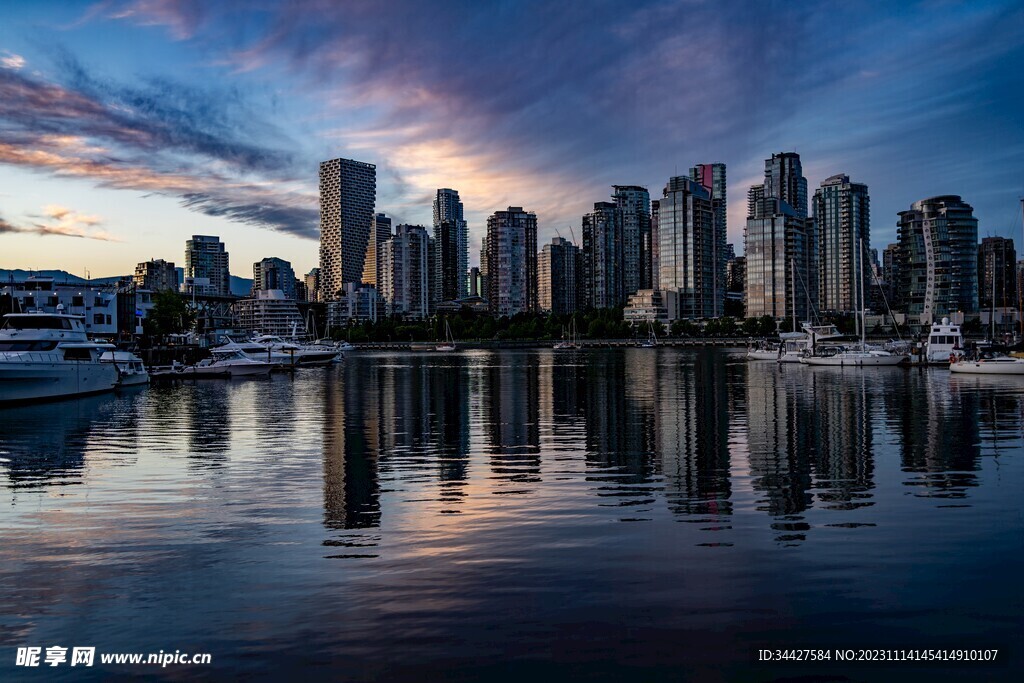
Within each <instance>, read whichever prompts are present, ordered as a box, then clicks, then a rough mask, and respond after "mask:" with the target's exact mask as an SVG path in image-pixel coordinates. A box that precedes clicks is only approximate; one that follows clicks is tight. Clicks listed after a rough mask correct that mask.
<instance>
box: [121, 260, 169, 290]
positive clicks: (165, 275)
mask: <svg viewBox="0 0 1024 683" xmlns="http://www.w3.org/2000/svg"><path fill="white" fill-rule="evenodd" d="M132 280H133V281H134V282H135V286H136V287H138V288H139V289H148V290H150V291H152V292H160V291H164V290H168V289H169V290H171V291H174V292H176V291H178V269H177V268H175V267H174V264H173V263H172V262H170V261H165V260H163V259H152V260H150V261H143V262H142V263H140V264H138V265H137V266H135V276H134V277H133V278H132Z"/></svg>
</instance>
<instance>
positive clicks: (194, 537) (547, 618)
mask: <svg viewBox="0 0 1024 683" xmlns="http://www.w3.org/2000/svg"><path fill="white" fill-rule="evenodd" d="M1022 424H1024V378H1021V377H1006V378H1001V377H981V376H966V375H965V376H951V374H950V373H949V372H948V370H945V369H937V368H913V369H906V368H872V369H865V370H857V369H851V368H809V367H805V366H802V365H785V366H779V365H778V364H776V363H774V362H762V363H750V362H746V361H745V360H744V358H743V354H742V353H740V352H735V351H733V352H730V351H725V350H677V349H667V348H659V349H609V350H589V351H579V352H577V351H562V352H555V351H551V350H508V351H466V352H462V353H454V354H439V353H420V354H416V353H407V352H406V353H353V354H349V355H348V357H346V359H345V360H344V361H342V362H340V363H338V364H335V365H333V366H330V367H319V368H308V369H300V370H297V371H295V372H294V373H288V374H275V375H273V376H271V377H269V378H264V379H251V380H234V381H226V380H208V381H205V382H179V383H169V384H166V385H154V386H151V387H145V388H141V389H137V390H133V391H131V392H123V393H116V394H108V395H102V396H95V397H89V398H83V399H77V400H67V401H60V402H55V403H46V404H38V405H31V406H25V407H16V408H0V496H2V499H0V657H2V660H0V680H21V679H24V680H44V679H46V680H65V679H66V680H72V679H74V680H82V679H92V680H111V679H117V678H119V677H126V678H127V677H129V676H131V675H136V674H144V675H147V676H152V677H155V678H166V679H169V680H180V679H185V678H189V679H193V678H199V679H203V678H207V679H235V678H245V679H249V680H289V679H292V678H295V679H299V680H303V679H304V680H321V679H331V680H392V681H394V680H399V681H402V680H437V679H440V678H443V679H444V680H450V681H462V680H465V681H475V680H491V681H493V680H517V681H522V680H524V679H525V680H529V677H534V678H535V679H536V680H549V679H551V680H553V679H556V678H559V679H568V680H601V681H605V680H608V681H611V680H672V681H681V680H709V681H718V680H722V681H731V680H744V681H748V680H754V681H757V680H765V681H768V680H776V679H791V680H795V679H800V678H801V677H807V678H806V680H865V681H867V680H872V681H873V680H932V681H935V680H1014V679H1015V676H1016V674H1017V673H1018V672H1019V671H1020V668H1021V663H1022V660H1024V658H1022V657H1021V646H1022V633H1024V631H1022V625H1024V609H1022V608H1024V604H1022V603H1024V600H1022V595H1024V591H1022V590H1021V587H1020V582H1021V577H1022V576H1024V571H1022V569H1024V549H1022V539H1024V535H1022V526H1024V524H1022V519H1024V514H1022V513H1024V495H1022V492H1024V431H1022V430H1024V427H1022ZM51 645H63V646H65V647H68V648H71V647H73V646H94V647H96V648H97V652H143V653H150V652H157V651H164V652H173V651H175V650H180V651H182V652H205V653H210V654H211V655H212V662H211V663H210V664H209V665H195V666H189V667H167V668H163V669H161V668H160V667H143V666H137V667H132V666H127V665H121V666H115V665H109V666H101V665H99V664H98V663H97V665H96V666H94V667H92V668H90V669H82V668H78V669H72V668H70V667H66V666H65V667H60V668H55V669H52V670H47V671H41V670H30V669H25V668H23V667H22V668H18V667H15V666H14V664H15V655H14V652H15V650H16V648H18V647H23V646H42V647H43V648H44V649H45V647H47V646H51ZM795 648H814V649H825V648H828V649H831V650H832V651H834V650H836V649H855V650H858V649H864V648H885V649H906V650H909V649H921V648H961V649H963V648H986V649H998V650H999V656H998V658H997V659H996V661H995V662H984V663H982V662H971V663H951V662H945V663H943V662H932V663H922V662H890V663H883V662H848V663H842V662H836V661H834V660H833V661H826V662H817V663H810V662H792V661H787V662H768V661H759V657H758V652H759V651H760V650H763V649H769V650H779V649H795ZM815 676H817V678H814V677H815Z"/></svg>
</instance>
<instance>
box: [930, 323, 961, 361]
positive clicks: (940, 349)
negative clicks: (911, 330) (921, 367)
mask: <svg viewBox="0 0 1024 683" xmlns="http://www.w3.org/2000/svg"><path fill="white" fill-rule="evenodd" d="M963 355H964V335H963V333H962V332H961V331H960V326H959V325H954V324H951V323H950V322H949V318H943V319H942V322H941V323H932V327H931V331H930V332H929V333H928V341H927V342H925V347H924V362H925V363H942V364H946V363H950V362H952V361H954V360H956V359H958V358H960V357H962V356H963Z"/></svg>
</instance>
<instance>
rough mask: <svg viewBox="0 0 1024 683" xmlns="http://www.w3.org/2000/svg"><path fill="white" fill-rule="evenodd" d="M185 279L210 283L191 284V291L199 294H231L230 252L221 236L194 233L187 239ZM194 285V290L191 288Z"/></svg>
mask: <svg viewBox="0 0 1024 683" xmlns="http://www.w3.org/2000/svg"><path fill="white" fill-rule="evenodd" d="M185 279H186V281H193V280H199V281H201V282H208V283H209V284H195V285H191V286H190V289H189V290H188V291H189V292H193V291H194V293H195V294H199V295H213V296H231V273H230V271H229V270H228V252H227V251H225V250H224V243H223V242H221V241H220V238H219V237H215V236H212V235H192V239H190V240H186V241H185ZM191 287H194V290H193V289H191Z"/></svg>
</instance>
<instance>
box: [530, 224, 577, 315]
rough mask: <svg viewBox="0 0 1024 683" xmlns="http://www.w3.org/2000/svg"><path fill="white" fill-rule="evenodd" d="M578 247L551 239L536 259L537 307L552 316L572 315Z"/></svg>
mask: <svg viewBox="0 0 1024 683" xmlns="http://www.w3.org/2000/svg"><path fill="white" fill-rule="evenodd" d="M579 252H580V250H579V247H577V246H576V245H575V244H573V243H572V242H570V241H569V240H567V239H565V238H562V237H555V238H552V240H551V244H545V245H544V248H543V249H541V252H540V254H538V255H537V303H538V306H539V308H540V310H541V311H543V312H545V313H552V314H554V315H565V314H566V313H574V312H576V310H577V308H578V306H577V302H576V290H577V285H576V264H577V262H578V261H579Z"/></svg>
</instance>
